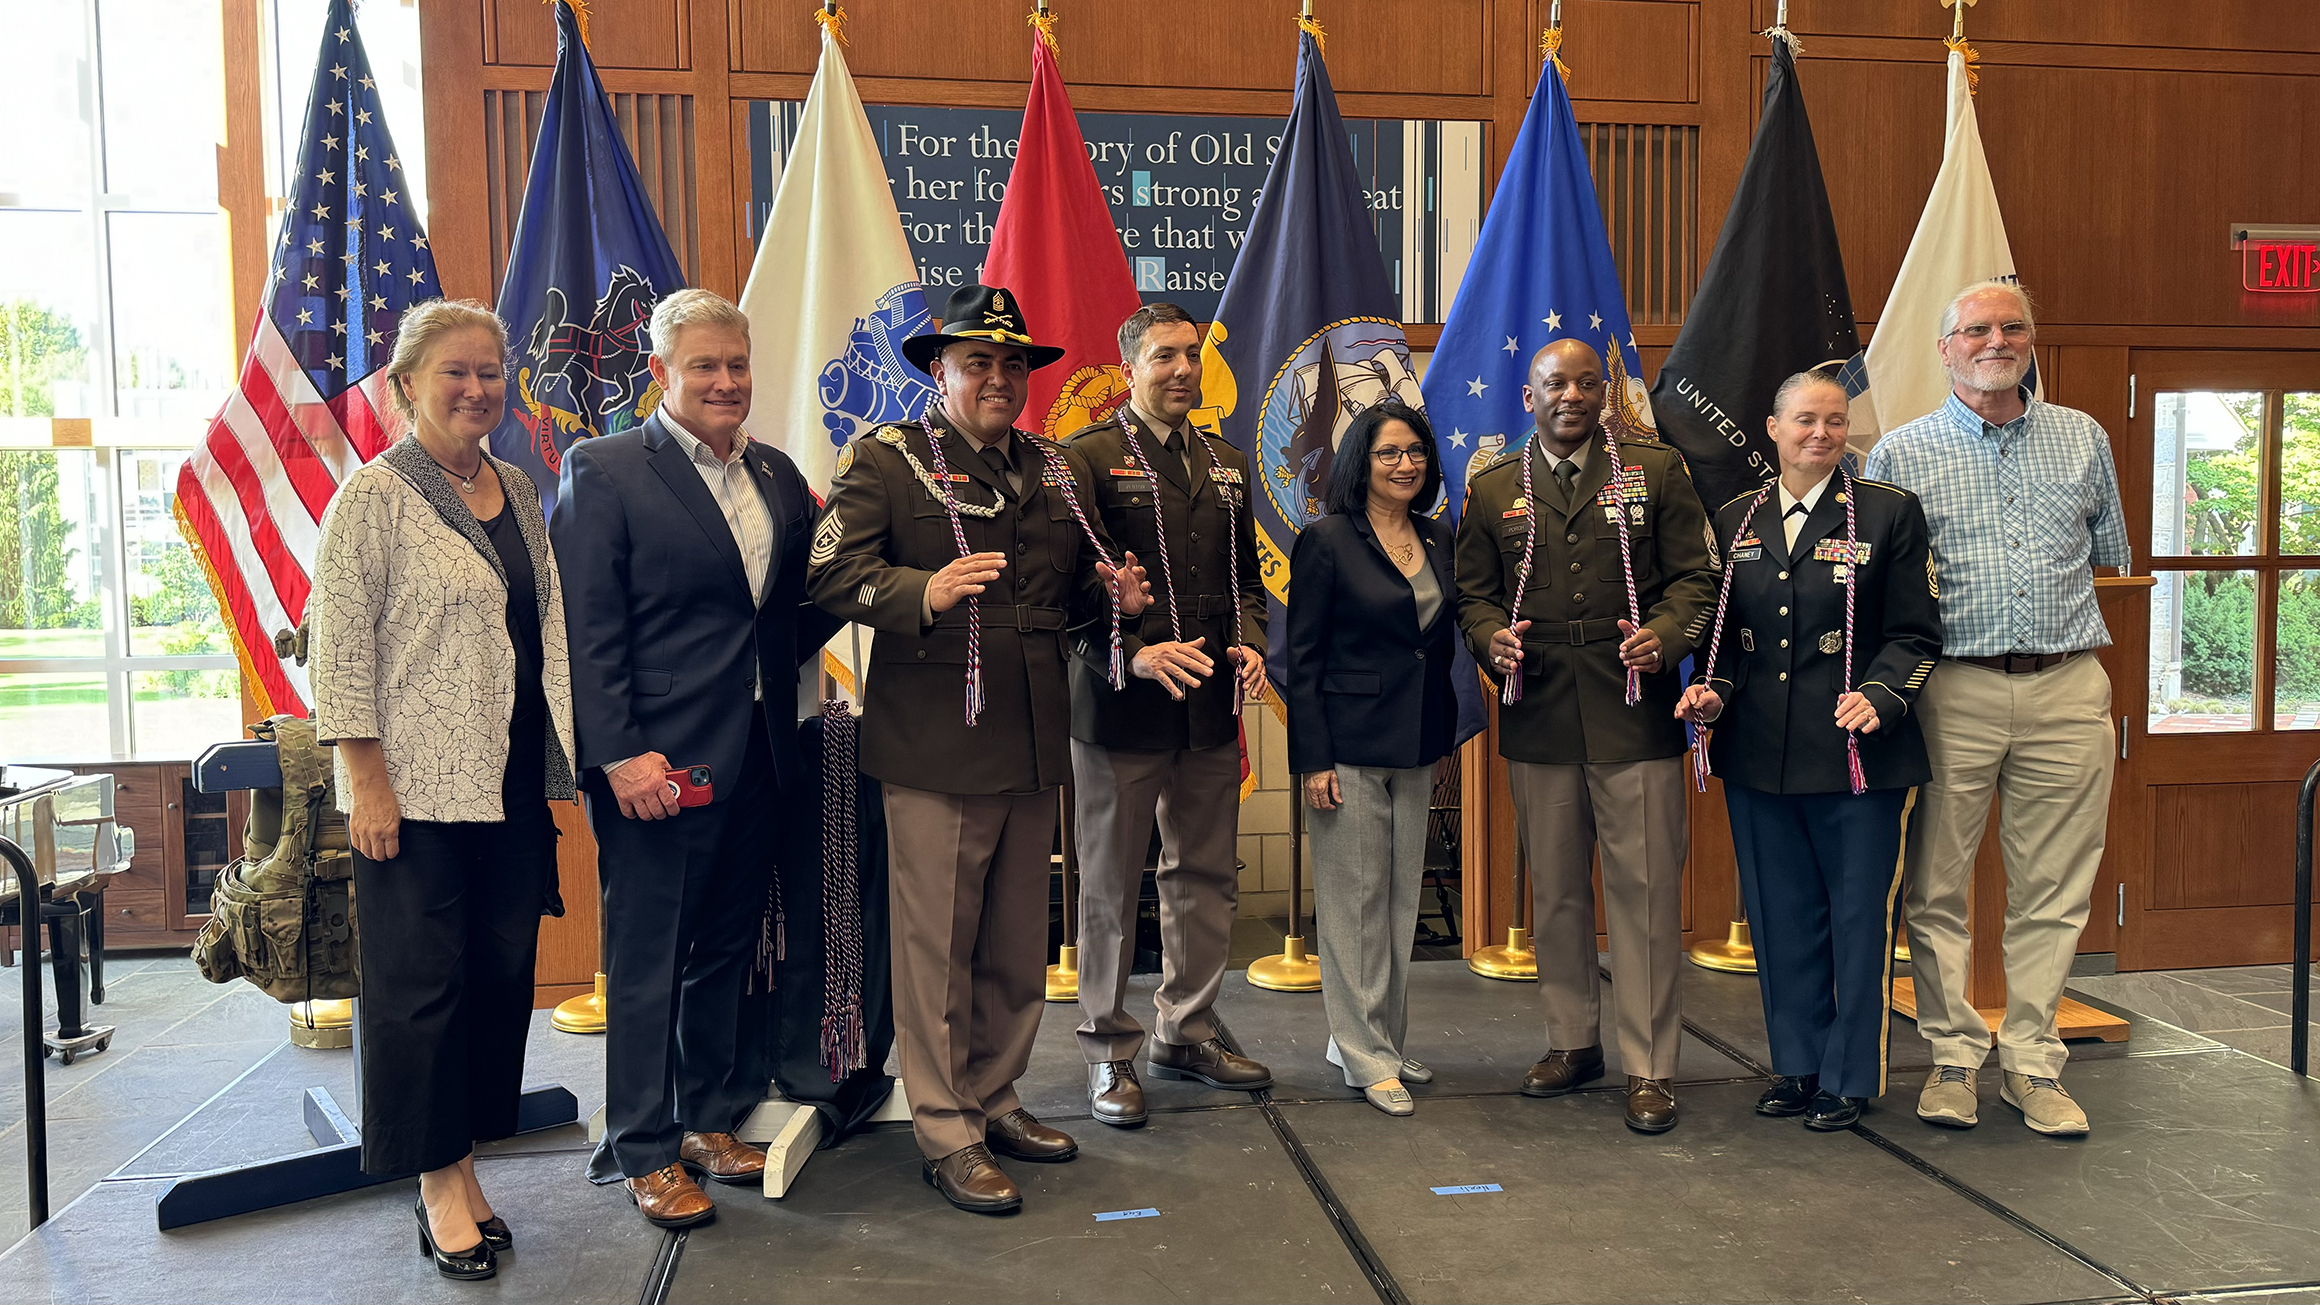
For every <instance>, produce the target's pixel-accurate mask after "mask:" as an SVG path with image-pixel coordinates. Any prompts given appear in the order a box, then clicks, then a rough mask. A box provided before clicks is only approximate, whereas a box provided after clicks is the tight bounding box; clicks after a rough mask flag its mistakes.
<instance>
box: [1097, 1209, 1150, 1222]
mask: <svg viewBox="0 0 2320 1305" xmlns="http://www.w3.org/2000/svg"><path fill="white" fill-rule="evenodd" d="M1159 1217H1160V1212H1159V1211H1158V1210H1106V1211H1104V1212H1103V1213H1102V1214H1099V1215H1097V1216H1096V1222H1097V1223H1110V1222H1111V1221H1112V1220H1114V1219H1157V1218H1159Z"/></svg>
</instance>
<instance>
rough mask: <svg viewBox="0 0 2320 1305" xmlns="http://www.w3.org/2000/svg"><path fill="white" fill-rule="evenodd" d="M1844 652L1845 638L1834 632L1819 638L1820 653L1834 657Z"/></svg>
mask: <svg viewBox="0 0 2320 1305" xmlns="http://www.w3.org/2000/svg"><path fill="white" fill-rule="evenodd" d="M1844 650H1845V636H1843V635H1841V634H1839V633H1837V632H1836V631H1835V630H1831V631H1829V632H1828V633H1827V634H1824V635H1822V636H1821V651H1822V652H1824V653H1827V654H1828V655H1829V656H1831V657H1834V656H1836V655H1837V654H1838V653H1840V652H1843V651H1844Z"/></svg>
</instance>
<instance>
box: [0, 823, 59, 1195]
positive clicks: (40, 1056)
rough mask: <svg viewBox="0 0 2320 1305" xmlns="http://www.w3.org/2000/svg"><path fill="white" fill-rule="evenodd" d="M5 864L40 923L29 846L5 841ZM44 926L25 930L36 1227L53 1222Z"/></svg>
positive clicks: (1, 848) (28, 1180) (28, 1117)
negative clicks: (43, 985) (42, 965)
mask: <svg viewBox="0 0 2320 1305" xmlns="http://www.w3.org/2000/svg"><path fill="white" fill-rule="evenodd" d="M0 860H5V861H6V862H7V863H8V867H9V869H11V870H13V871H15V872H16V900H17V902H18V904H19V909H18V911H17V915H18V916H19V917H20V918H21V919H24V920H26V921H38V920H39V919H40V913H39V912H40V884H39V882H38V879H39V876H38V874H37V872H35V871H34V870H33V868H32V858H31V857H28V856H26V855H25V854H24V849H23V848H21V847H18V846H17V845H16V844H14V843H12V842H10V841H8V840H7V839H5V838H0ZM26 908H29V909H26ZM38 927H39V926H38V924H37V923H34V924H29V925H28V926H27V927H26V928H25V930H24V936H25V937H26V938H27V939H29V940H31V942H32V946H30V947H27V948H26V949H25V954H24V1180H25V1184H26V1186H27V1187H28V1189H29V1191H28V1192H27V1194H26V1195H27V1197H28V1201H29V1206H30V1208H29V1213H30V1215H31V1218H32V1222H31V1226H32V1227H34V1228H38V1227H39V1226H40V1225H42V1224H44V1223H47V1222H48V1072H47V1066H46V1065H44V1064H42V1063H41V1062H43V1061H45V1060H47V1059H48V1048H47V1047H46V1046H44V1045H43V1039H42V1037H41V1032H40V1030H41V1026H42V1025H43V1024H45V1023H47V1021H46V1020H44V1019H43V1018H42V1017H41V1013H40V942H39V935H38V934H37V933H35V932H34V930H35V929H37V928H38Z"/></svg>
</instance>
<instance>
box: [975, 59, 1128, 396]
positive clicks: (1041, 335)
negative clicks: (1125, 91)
mask: <svg viewBox="0 0 2320 1305" xmlns="http://www.w3.org/2000/svg"><path fill="white" fill-rule="evenodd" d="M983 284H985V285H998V286H1005V287H1007V288H1008V289H1010V290H1012V291H1014V292H1015V304H1016V306H1017V307H1018V308H1021V309H1022V310H1023V320H1024V322H1025V324H1026V325H1028V326H1029V327H1030V328H1031V338H1032V339H1034V340H1037V341H1039V342H1040V343H1041V344H1052V345H1055V346H1057V347H1059V348H1061V349H1062V350H1063V351H1064V354H1063V358H1062V359H1061V360H1060V362H1059V364H1058V365H1056V366H1053V367H1042V368H1040V369H1039V370H1038V371H1035V372H1033V373H1031V398H1030V402H1029V403H1027V404H1025V405H1024V408H1023V424H1024V425H1025V426H1027V427H1029V428H1030V429H1032V430H1035V431H1038V432H1040V433H1042V434H1044V435H1046V436H1047V437H1048V438H1050V439H1062V438H1063V437H1064V436H1066V435H1069V434H1071V433H1072V432H1073V431H1075V430H1078V429H1079V428H1080V427H1082V426H1085V425H1087V424H1088V423H1090V422H1097V421H1109V420H1111V417H1112V414H1113V413H1114V412H1115V411H1117V410H1118V409H1119V406H1120V405H1121V404H1123V403H1126V402H1127V401H1128V386H1127V382H1126V381H1125V380H1123V379H1122V378H1121V376H1120V338H1119V333H1120V323H1121V322H1124V321H1126V320H1127V319H1128V315H1129V314H1130V313H1133V312H1135V311H1136V310H1137V309H1138V308H1140V307H1142V306H1143V300H1142V299H1141V298H1139V297H1138V296H1137V294H1136V278H1135V277H1134V276H1133V275H1131V274H1130V273H1129V271H1128V255H1127V253H1126V251H1124V250H1122V249H1121V248H1120V233H1119V231H1118V230H1117V229H1116V228H1114V227H1113V226H1112V210H1111V208H1110V206H1108V205H1106V204H1105V203H1104V192H1103V190H1102V188H1101V187H1100V186H1099V185H1098V184H1097V182H1096V170H1095V165H1094V164H1092V163H1090V162H1088V155H1087V144H1086V142H1085V141H1084V140H1082V139H1081V137H1080V134H1079V119H1078V117H1076V116H1075V115H1074V114H1073V113H1072V111H1071V95H1070V93H1069V92H1067V91H1066V90H1065V89H1064V86H1063V74H1062V73H1060V72H1058V71H1057V70H1056V66H1055V38H1054V36H1053V35H1052V34H1050V33H1049V32H1047V31H1046V30H1044V29H1042V30H1041V31H1040V32H1039V33H1038V34H1037V35H1036V36H1034V37H1033V38H1032V42H1031V99H1030V102H1029V103H1028V104H1026V105H1025V106H1024V109H1023V135H1022V140H1021V144H1019V145H1018V146H1017V148H1016V151H1015V167H1014V169H1013V170H1012V171H1011V172H1009V173H1008V175H1007V194H1006V196H1005V198H1003V199H1001V200H1000V202H999V220H998V222H997V223H996V224H995V225H994V226H993V228H992V230H991V251H990V254H989V256H988V257H986V258H985V259H984V260H983Z"/></svg>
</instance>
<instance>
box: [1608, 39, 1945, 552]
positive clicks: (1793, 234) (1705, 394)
mask: <svg viewBox="0 0 2320 1305" xmlns="http://www.w3.org/2000/svg"><path fill="white" fill-rule="evenodd" d="M1931 335H1932V332H1931V330H1930V329H1928V330H1924V331H1920V332H1918V334H1917V335H1916V336H1915V337H1912V338H1914V339H1917V340H1918V341H1919V342H1921V343H1922V342H1923V341H1924V340H1926V339H1929V338H1930V337H1931ZM1860 347H1861V342H1860V337H1859V335H1858V334H1856V333H1855V330H1854V326H1853V298H1852V295H1851V294H1850V293H1849V292H1848V291H1847V290H1846V288H1845V263H1844V259H1843V258H1842V257H1841V256H1840V255H1839V254H1838V252H1837V224H1836V219H1834V218H1832V217H1831V216H1829V191H1828V187H1827V186H1826V185H1825V184H1824V183H1823V182H1822V180H1821V160H1820V153H1819V151H1818V150H1816V149H1815V148H1814V146H1813V134H1812V122H1811V120H1809V119H1808V118H1806V116H1805V111H1804V91H1803V90H1802V89H1801V88H1799V87H1798V85H1797V80H1796V55H1795V53H1794V50H1793V48H1792V43H1791V40H1790V39H1789V38H1787V37H1786V35H1785V33H1776V34H1775V35H1774V37H1773V41H1772V71H1771V72H1770V73H1769V74H1767V75H1766V77H1765V79H1764V114H1763V117H1761V118H1760V119H1758V121H1757V124H1756V142H1755V144H1753V145H1751V146H1749V148H1748V164H1747V166H1746V167H1744V168H1742V169H1741V170H1740V185H1739V187H1738V188H1737V189H1736V190H1735V191H1734V192H1733V195H1732V207H1731V208H1730V209H1729V210H1728V211H1727V212H1726V214H1725V216H1724V231H1723V234H1721V235H1719V236H1717V237H1716V251H1715V253H1714V254H1713V255H1711V256H1710V257H1709V259H1708V270H1707V273H1706V274H1705V275H1703V276H1702V277H1701V278H1700V289H1699V292H1698V293H1697V294H1695V295H1694V296H1693V298H1692V308H1691V311H1690V312H1689V313H1687V314H1685V316H1684V329H1683V333H1682V334H1680V335H1678V336H1677V337H1676V343H1675V348H1673V349H1671V350H1669V351H1668V356H1667V361H1666V362H1665V363H1663V364H1661V365H1660V369H1659V379H1658V380H1657V381H1656V382H1654V383H1653V385H1652V390H1651V397H1652V403H1653V407H1654V411H1656V412H1657V414H1658V416H1659V429H1660V435H1661V437H1662V438H1664V439H1665V440H1666V441H1667V442H1668V443H1670V444H1673V445H1675V447H1676V449H1677V451H1679V452H1681V453H1682V454H1683V455H1684V461H1686V462H1687V463H1689V464H1691V468H1692V482H1693V484H1694V486H1695V487H1696V488H1698V490H1699V491H1700V501H1701V502H1702V503H1705V504H1707V505H1708V510H1709V511H1711V512H1713V511H1715V509H1716V507H1717V506H1718V505H1720V504H1723V503H1727V502H1730V501H1731V499H1732V497H1733V496H1734V495H1736V494H1740V493H1743V492H1745V491H1748V490H1752V489H1755V488H1756V487H1757V486H1758V485H1761V484H1763V483H1764V482H1765V480H1766V479H1767V478H1768V477H1770V476H1771V475H1772V474H1773V473H1774V472H1776V471H1778V470H1779V469H1780V456H1779V454H1777V453H1775V452H1774V451H1773V448H1772V437H1771V436H1769V435H1767V434H1765V431H1764V419H1765V417H1766V416H1767V415H1769V414H1770V413H1771V411H1772V394H1773V391H1775V390H1777V389H1779V388H1780V383H1781V382H1782V381H1784V380H1787V379H1788V378H1789V376H1790V375H1792V374H1794V373H1796V372H1800V371H1803V370H1804V369H1805V368H1807V367H1813V366H1817V365H1819V364H1821V363H1824V362H1831V361H1835V362H1843V361H1844V360H1845V359H1848V358H1851V357H1852V356H1853V355H1854V354H1855V353H1857V352H1859V351H1860ZM1926 354H1927V356H1928V357H1930V356H1932V354H1933V350H1931V349H1930V348H1929V349H1927V350H1926Z"/></svg>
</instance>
